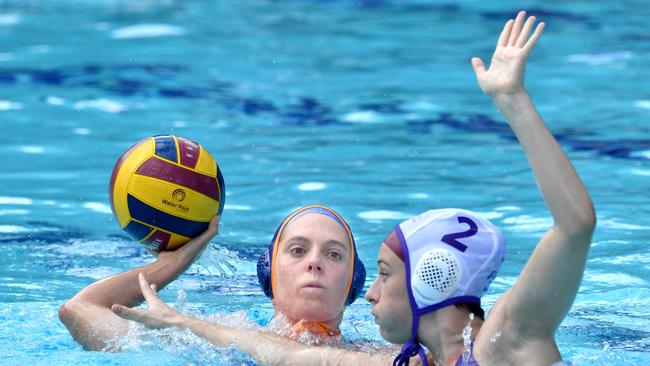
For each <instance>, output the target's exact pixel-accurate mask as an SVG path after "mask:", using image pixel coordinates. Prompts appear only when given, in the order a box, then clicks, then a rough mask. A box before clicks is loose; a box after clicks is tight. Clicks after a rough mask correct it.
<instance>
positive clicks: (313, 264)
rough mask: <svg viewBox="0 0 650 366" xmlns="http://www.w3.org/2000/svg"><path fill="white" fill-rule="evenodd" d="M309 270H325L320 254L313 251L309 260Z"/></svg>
mask: <svg viewBox="0 0 650 366" xmlns="http://www.w3.org/2000/svg"><path fill="white" fill-rule="evenodd" d="M307 270H308V271H309V272H312V271H316V272H323V264H322V262H321V258H320V254H318V253H313V254H312V255H311V256H310V257H309V258H308V260H307Z"/></svg>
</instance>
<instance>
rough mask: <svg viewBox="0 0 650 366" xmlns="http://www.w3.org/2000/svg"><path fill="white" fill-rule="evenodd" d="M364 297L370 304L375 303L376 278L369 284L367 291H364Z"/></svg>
mask: <svg viewBox="0 0 650 366" xmlns="http://www.w3.org/2000/svg"><path fill="white" fill-rule="evenodd" d="M364 298H365V299H366V301H367V302H369V303H370V304H372V305H375V304H377V301H378V300H379V298H378V296H377V280H375V281H374V282H373V283H372V285H370V288H368V291H366V295H365V296H364Z"/></svg>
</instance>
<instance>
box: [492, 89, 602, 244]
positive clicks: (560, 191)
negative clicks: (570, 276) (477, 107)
mask: <svg viewBox="0 0 650 366" xmlns="http://www.w3.org/2000/svg"><path fill="white" fill-rule="evenodd" d="M493 101H494V103H495V104H496V106H497V108H498V109H499V110H500V111H501V113H503V115H504V116H505V118H506V120H507V121H508V123H509V124H510V127H511V128H512V130H513V131H514V133H515V135H516V136H517V139H518V140H519V142H520V143H521V145H522V146H523V148H524V151H525V153H526V156H527V157H528V160H529V162H530V166H531V168H532V171H533V174H534V175H535V178H536V179H537V182H538V184H539V187H540V190H541V192H542V195H543V197H544V200H545V201H546V204H547V205H548V207H549V209H550V211H551V215H552V216H553V219H554V220H555V225H556V227H560V228H562V229H563V230H564V231H565V232H566V233H567V234H569V235H572V234H581V233H583V232H590V231H591V230H593V225H594V223H595V214H594V208H593V204H592V202H591V198H590V197H589V194H588V192H587V190H586V189H585V187H584V185H583V184H582V181H581V180H580V177H579V176H578V174H577V172H576V171H575V169H574V168H573V165H572V164H571V162H570V161H569V159H568V158H567V156H566V155H565V153H564V151H562V148H561V147H560V145H559V144H558V142H557V141H556V139H555V137H554V136H553V134H552V133H551V131H550V130H549V129H548V127H547V126H546V124H545V123H544V121H543V120H542V118H541V117H540V115H539V113H538V112H537V110H536V109H535V107H534V105H533V103H532V101H531V99H530V97H529V95H528V94H527V93H526V91H525V90H521V91H520V92H518V93H514V94H500V95H495V96H493Z"/></svg>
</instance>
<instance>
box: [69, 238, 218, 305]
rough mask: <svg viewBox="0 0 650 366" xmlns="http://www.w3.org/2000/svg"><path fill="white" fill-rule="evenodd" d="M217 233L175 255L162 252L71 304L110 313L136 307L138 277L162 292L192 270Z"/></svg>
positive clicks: (91, 288) (139, 299) (97, 285)
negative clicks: (118, 307)
mask: <svg viewBox="0 0 650 366" xmlns="http://www.w3.org/2000/svg"><path fill="white" fill-rule="evenodd" d="M213 236H214V232H210V231H206V232H204V233H202V234H201V235H199V236H197V237H196V238H194V239H192V240H190V241H189V242H188V243H187V244H185V245H183V246H182V247H180V248H179V249H177V250H175V251H173V252H161V253H160V254H159V255H158V258H157V260H156V261H155V262H153V263H149V264H147V265H145V266H142V267H138V268H134V269H131V270H129V271H126V272H123V273H120V274H117V275H114V276H111V277H108V278H105V279H103V280H100V281H97V282H95V283H93V284H91V285H89V286H88V287H86V288H84V289H83V290H81V291H80V292H79V293H78V294H77V295H76V296H75V297H73V298H72V299H71V301H80V302H85V303H90V304H94V305H98V306H101V307H104V308H108V309H110V307H111V305H113V304H121V305H124V306H128V307H131V306H135V305H137V304H139V303H140V302H142V301H143V300H144V299H143V297H142V292H141V291H140V287H139V285H138V274H139V273H143V274H144V275H145V277H146V278H147V279H148V280H149V282H150V283H152V284H155V285H156V286H157V288H158V289H162V288H164V287H165V286H167V285H168V284H169V283H170V282H172V281H174V280H175V279H176V278H177V277H178V276H179V275H181V274H182V273H183V272H185V271H186V270H187V268H189V266H190V265H191V264H192V263H193V262H194V260H195V259H196V257H197V256H199V254H200V253H201V252H202V251H203V249H204V248H205V246H206V245H207V243H208V242H209V241H210V239H212V237H213Z"/></svg>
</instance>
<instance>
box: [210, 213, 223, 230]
mask: <svg viewBox="0 0 650 366" xmlns="http://www.w3.org/2000/svg"><path fill="white" fill-rule="evenodd" d="M219 221H221V216H219V215H215V216H214V217H213V218H212V220H210V224H208V230H210V231H212V232H215V233H217V234H219Z"/></svg>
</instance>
